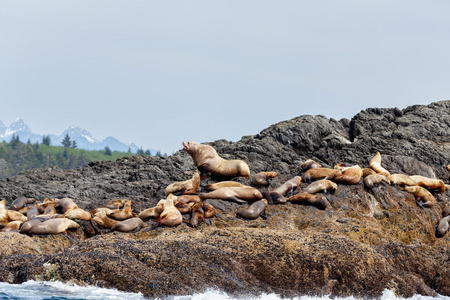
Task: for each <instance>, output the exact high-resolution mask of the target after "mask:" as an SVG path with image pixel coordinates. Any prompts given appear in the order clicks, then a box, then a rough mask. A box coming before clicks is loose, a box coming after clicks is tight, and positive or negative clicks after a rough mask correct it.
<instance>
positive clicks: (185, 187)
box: [164, 172, 200, 197]
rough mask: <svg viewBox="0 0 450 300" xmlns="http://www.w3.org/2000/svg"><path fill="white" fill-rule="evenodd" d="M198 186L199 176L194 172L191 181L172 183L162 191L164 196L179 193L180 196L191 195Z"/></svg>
mask: <svg viewBox="0 0 450 300" xmlns="http://www.w3.org/2000/svg"><path fill="white" fill-rule="evenodd" d="M199 186H200V175H199V174H198V172H195V174H194V176H192V178H191V179H189V180H185V181H180V182H174V183H172V184H170V185H168V186H167V187H166V189H165V190H164V194H166V197H167V195H169V194H173V193H176V192H180V193H181V194H192V193H196V192H197V189H198V187H199Z"/></svg>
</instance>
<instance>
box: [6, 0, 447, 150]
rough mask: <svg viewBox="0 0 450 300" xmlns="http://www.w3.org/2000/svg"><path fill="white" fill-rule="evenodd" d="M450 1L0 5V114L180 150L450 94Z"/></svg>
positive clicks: (56, 130)
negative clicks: (293, 122)
mask: <svg viewBox="0 0 450 300" xmlns="http://www.w3.org/2000/svg"><path fill="white" fill-rule="evenodd" d="M449 15H450V1H448V0H442V1H438V0H434V1H413V0H408V1H394V0H389V1H382V0H376V1H361V0H355V1H336V0H329V1H321V0H314V1H300V0H292V1H282V0H281V1H274V0H272V1H264V0H254V1H251V0H238V1H233V0H225V1H211V0H205V1H196V0H190V1H186V0H180V1H170V0H160V1H151V0H145V1H136V0H135V1H125V0H123V1H122V0H121V1H114V0H107V1H106V0H105V1H102V0H95V1H82V0H81V1H80V0H77V1H62V0H56V1H47V0H41V1H36V0H32V1H18V0H12V1H6V0H1V1H0V41H1V42H0V101H1V102H0V103H1V107H0V120H1V121H3V122H4V123H5V125H9V124H10V123H11V122H12V121H14V120H15V119H16V118H19V117H20V118H22V119H24V121H25V122H26V123H27V124H28V125H29V126H30V127H31V129H32V130H33V132H35V133H39V134H61V133H62V132H63V131H64V130H65V129H67V128H68V127H69V126H71V125H76V126H79V127H81V128H83V129H87V130H88V131H89V132H91V133H92V134H93V135H94V137H96V138H98V139H103V138H105V137H107V136H114V137H116V138H118V139H119V140H121V141H123V142H128V141H133V142H135V143H136V144H137V145H138V146H139V147H143V148H144V149H147V148H152V149H156V150H158V149H160V150H162V151H163V152H167V153H169V154H170V153H172V152H174V151H177V150H179V149H181V148H182V145H181V143H182V142H183V141H187V140H193V141H197V142H208V141H214V140H217V139H221V138H224V139H228V140H232V141H237V140H239V139H240V138H241V137H242V136H243V135H251V134H257V133H259V132H260V131H261V130H263V129H264V128H266V127H268V126H270V125H271V124H274V123H277V122H280V121H283V120H287V119H290V118H293V117H296V116H299V115H303V114H312V115H316V114H322V115H325V116H327V117H330V118H331V117H332V118H335V119H340V118H349V119H350V118H351V117H352V116H353V115H355V114H356V113H358V112H359V111H360V110H362V109H365V108H368V107H399V108H405V107H407V106H409V105H413V104H429V103H431V102H435V101H440V100H446V99H450V54H449V53H450V52H449V51H450V50H449V49H450V17H449Z"/></svg>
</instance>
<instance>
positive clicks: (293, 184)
mask: <svg viewBox="0 0 450 300" xmlns="http://www.w3.org/2000/svg"><path fill="white" fill-rule="evenodd" d="M311 170H313V169H311ZM314 170H316V169H314ZM301 182H302V177H300V176H295V177H294V178H291V179H289V180H288V181H286V182H285V183H283V184H282V185H281V186H279V187H277V188H276V189H273V190H272V192H275V193H280V194H281V195H283V196H287V195H289V194H290V193H292V191H293V190H294V189H295V188H297V187H298V186H299V185H300V183H301Z"/></svg>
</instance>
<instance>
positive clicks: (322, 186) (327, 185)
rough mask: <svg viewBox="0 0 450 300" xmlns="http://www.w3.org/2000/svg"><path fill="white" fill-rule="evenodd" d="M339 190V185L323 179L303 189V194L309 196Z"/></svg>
mask: <svg viewBox="0 0 450 300" xmlns="http://www.w3.org/2000/svg"><path fill="white" fill-rule="evenodd" d="M336 189H337V184H336V183H334V182H332V181H330V180H327V179H322V180H318V181H315V182H313V183H311V184H310V185H308V186H307V187H306V188H305V189H303V192H305V193H308V194H315V193H318V192H320V191H329V190H336Z"/></svg>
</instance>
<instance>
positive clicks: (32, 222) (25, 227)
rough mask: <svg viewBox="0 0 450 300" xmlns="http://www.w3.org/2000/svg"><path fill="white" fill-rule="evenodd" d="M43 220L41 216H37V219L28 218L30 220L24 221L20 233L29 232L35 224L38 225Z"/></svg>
mask: <svg viewBox="0 0 450 300" xmlns="http://www.w3.org/2000/svg"><path fill="white" fill-rule="evenodd" d="M42 222H43V220H41V219H40V218H35V219H32V220H28V221H26V222H24V223H23V224H22V227H20V233H23V234H28V233H29V231H30V229H31V228H32V227H33V226H35V225H37V224H39V223H42Z"/></svg>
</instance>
